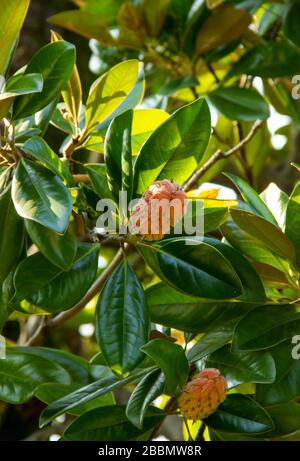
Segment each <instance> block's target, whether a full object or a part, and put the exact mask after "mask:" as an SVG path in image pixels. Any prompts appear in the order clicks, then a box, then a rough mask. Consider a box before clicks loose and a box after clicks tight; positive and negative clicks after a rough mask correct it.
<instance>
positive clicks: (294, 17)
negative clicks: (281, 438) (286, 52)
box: [283, 2, 300, 47]
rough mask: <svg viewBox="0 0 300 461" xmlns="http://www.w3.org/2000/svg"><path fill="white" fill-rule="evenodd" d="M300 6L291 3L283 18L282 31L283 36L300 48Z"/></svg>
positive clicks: (296, 3)
mask: <svg viewBox="0 0 300 461" xmlns="http://www.w3.org/2000/svg"><path fill="white" fill-rule="evenodd" d="M299 23H300V5H299V3H298V2H292V3H291V5H290V7H289V9H288V12H287V14H286V16H285V18H284V23H283V31H284V34H285V36H286V37H287V38H288V39H289V40H291V41H292V42H293V43H294V44H295V45H297V46H298V47H300V34H299Z"/></svg>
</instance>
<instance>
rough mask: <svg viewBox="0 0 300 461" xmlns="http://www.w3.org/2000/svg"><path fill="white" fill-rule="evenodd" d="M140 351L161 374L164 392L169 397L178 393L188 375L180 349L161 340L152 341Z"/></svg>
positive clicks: (183, 354)
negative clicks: (154, 364)
mask: <svg viewBox="0 0 300 461" xmlns="http://www.w3.org/2000/svg"><path fill="white" fill-rule="evenodd" d="M142 351H143V352H145V354H147V355H148V356H149V357H151V358H152V359H153V360H154V361H155V362H156V363H157V365H158V366H159V368H160V369H161V371H162V372H163V374H164V376H165V380H166V389H165V392H166V393H167V394H171V395H172V394H176V393H178V392H180V391H181V390H182V388H183V386H184V385H185V383H186V381H187V379H188V375H189V366H188V362H187V359H186V357H185V353H184V351H183V349H182V347H181V346H179V345H178V344H174V343H171V342H169V341H165V340H163V339H152V340H151V341H150V342H149V343H147V344H145V346H143V347H142Z"/></svg>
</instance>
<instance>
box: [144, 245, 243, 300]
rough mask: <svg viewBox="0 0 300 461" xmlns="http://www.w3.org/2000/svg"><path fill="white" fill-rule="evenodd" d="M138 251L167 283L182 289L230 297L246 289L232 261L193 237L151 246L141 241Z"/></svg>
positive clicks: (183, 290) (211, 296) (217, 297)
mask: <svg viewBox="0 0 300 461" xmlns="http://www.w3.org/2000/svg"><path fill="white" fill-rule="evenodd" d="M186 242H187V243H188V242H190V243H191V244H186ZM139 251H140V252H141V254H142V256H143V257H144V259H145V260H146V261H147V263H148V264H149V265H150V267H151V268H152V269H153V270H154V271H155V272H156V274H157V275H158V276H159V277H160V278H161V279H162V280H163V281H164V282H165V283H167V284H168V285H170V286H172V287H173V288H176V289H177V290H179V291H182V292H183V293H186V294H189V295H193V296H197V297H201V298H208V299H226V298H227V299H228V298H232V297H237V296H239V295H240V294H241V293H242V291H243V289H242V285H241V281H240V279H239V277H238V275H237V274H236V272H235V271H234V269H233V267H232V265H231V264H230V263H229V262H228V261H227V259H226V258H224V256H223V255H222V254H221V253H220V251H219V250H218V249H216V248H214V246H213V245H211V244H208V243H204V242H202V241H199V240H198V241H197V239H196V240H195V239H192V238H176V239H169V240H164V241H162V242H161V243H157V244H155V245H151V246H150V245H149V246H148V245H141V244H140V245H139ZM186 280H189V283H188V284H187V283H186Z"/></svg>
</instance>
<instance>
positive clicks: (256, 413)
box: [205, 394, 273, 434]
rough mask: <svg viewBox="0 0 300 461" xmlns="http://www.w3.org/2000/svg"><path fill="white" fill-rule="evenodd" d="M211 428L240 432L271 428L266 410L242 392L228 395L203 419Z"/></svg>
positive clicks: (255, 431)
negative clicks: (216, 408)
mask: <svg viewBox="0 0 300 461" xmlns="http://www.w3.org/2000/svg"><path fill="white" fill-rule="evenodd" d="M205 423H206V424H207V425H208V426H209V427H210V428H212V429H215V430H217V431H218V430H221V431H225V432H237V433H242V434H257V433H261V432H267V431H269V430H270V429H272V428H273V422H272V419H271V417H270V415H269V414H268V413H267V411H266V410H265V409H264V408H263V407H261V406H260V405H259V404H258V403H257V402H255V400H253V399H251V398H250V397H248V396H246V395H242V394H232V395H228V396H227V398H226V400H225V402H223V403H222V404H221V405H220V406H219V408H218V410H217V411H216V413H214V414H213V415H211V416H209V417H208V418H206V419H205Z"/></svg>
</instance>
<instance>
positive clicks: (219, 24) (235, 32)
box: [196, 5, 252, 54]
mask: <svg viewBox="0 0 300 461" xmlns="http://www.w3.org/2000/svg"><path fill="white" fill-rule="evenodd" d="M251 21H252V16H251V15H250V14H249V13H248V12H247V11H246V10H244V9H242V8H241V9H240V8H234V6H232V5H221V6H220V7H219V8H216V10H215V11H214V12H213V14H211V15H210V16H209V17H208V19H207V20H206V21H205V22H204V24H203V25H202V26H201V27H200V30H199V32H198V36H197V41H196V50H197V52H198V54H204V53H207V52H208V51H211V50H213V49H214V48H217V47H218V46H220V45H225V44H226V43H229V42H231V41H232V40H234V39H236V38H238V37H240V36H241V35H242V34H243V33H244V32H246V30H247V29H248V26H249V24H250V23H251Z"/></svg>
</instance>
